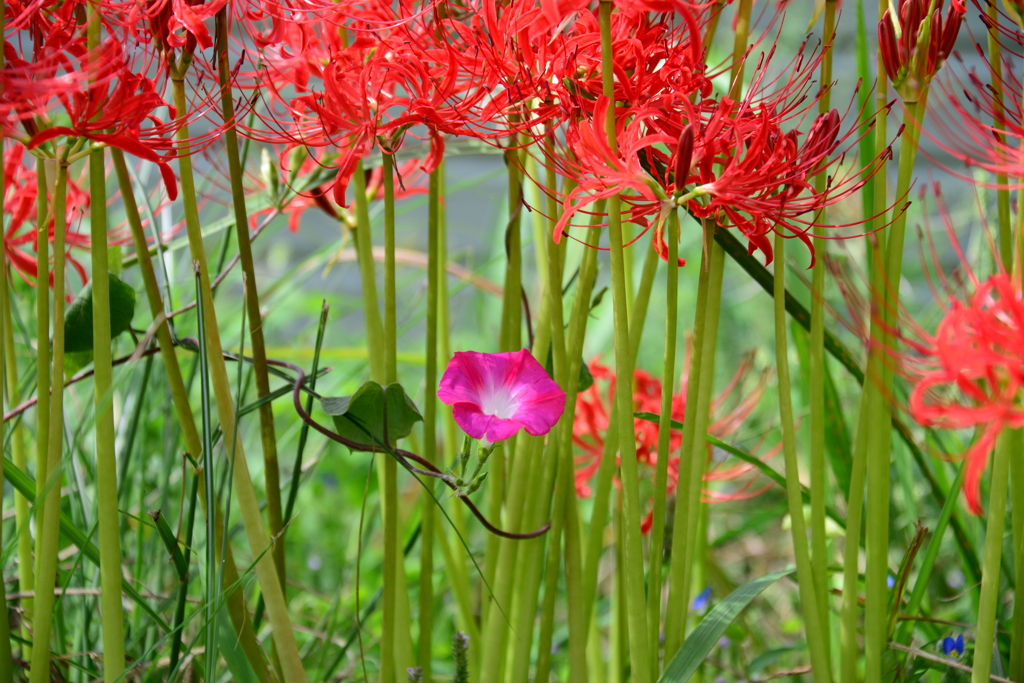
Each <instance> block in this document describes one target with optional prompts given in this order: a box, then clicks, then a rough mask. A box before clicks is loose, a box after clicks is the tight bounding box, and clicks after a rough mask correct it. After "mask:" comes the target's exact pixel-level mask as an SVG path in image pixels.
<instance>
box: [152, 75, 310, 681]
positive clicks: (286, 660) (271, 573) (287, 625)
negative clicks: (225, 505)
mask: <svg viewBox="0 0 1024 683" xmlns="http://www.w3.org/2000/svg"><path fill="white" fill-rule="evenodd" d="M172 85H173V89H174V101H175V107H176V108H177V110H178V113H179V115H180V116H185V115H186V114H187V112H188V101H187V98H186V95H185V85H184V81H183V80H181V78H173V79H172ZM178 136H179V140H181V141H182V146H183V147H186V146H187V142H186V141H187V140H188V138H189V134H188V126H187V125H183V126H181V128H180V129H179V132H178ZM178 164H179V168H180V171H181V190H182V192H181V194H182V200H183V203H184V207H185V228H186V230H187V233H188V242H189V252H190V253H191V256H192V260H193V261H194V262H195V263H196V264H197V266H198V269H199V277H200V289H201V292H202V294H201V296H202V300H203V308H204V311H205V312H206V317H207V322H208V324H207V325H205V326H204V327H205V330H204V336H205V338H206V344H207V348H208V353H209V355H210V374H211V380H212V383H213V389H214V397H215V400H216V403H217V414H218V417H219V419H220V424H221V431H222V433H223V434H224V445H225V451H226V452H227V453H230V454H233V456H234V462H233V467H232V477H233V483H234V490H235V495H236V496H237V498H238V507H239V513H240V514H241V516H242V522H243V525H244V527H245V532H246V536H247V538H248V541H249V547H250V549H251V551H252V554H253V556H254V557H261V555H262V557H261V559H260V560H259V561H258V562H257V563H256V567H255V571H256V578H257V580H258V581H259V584H260V588H261V590H262V592H263V597H264V601H265V603H266V606H267V615H268V617H269V620H270V625H271V630H272V633H273V638H274V645H275V647H276V651H277V655H278V657H279V658H280V662H281V668H282V671H283V675H284V679H285V680H287V681H288V682H289V683H292V682H293V681H294V682H295V683H304V682H305V680H306V673H305V671H304V670H303V668H302V661H301V659H300V658H299V651H298V647H297V645H296V643H295V634H294V633H293V632H292V627H291V620H290V619H289V617H288V603H287V602H286V600H285V595H284V591H283V590H281V583H280V580H279V579H278V577H277V568H276V566H275V565H274V560H273V557H272V556H271V555H270V554H269V553H268V554H263V553H264V552H265V551H266V550H267V549H268V548H269V546H270V539H269V538H268V537H267V532H266V529H265V528H264V526H263V518H262V516H261V514H260V509H259V500H258V498H257V497H256V491H255V489H254V488H253V484H252V477H251V476H250V474H249V465H248V462H247V461H246V459H245V452H244V450H243V447H242V443H241V440H240V439H237V438H236V436H237V430H236V429H235V410H234V400H233V399H232V396H231V381H230V379H229V378H228V373H227V367H226V366H225V363H224V355H223V346H222V344H221V340H220V331H219V330H218V328H217V317H216V311H215V310H214V307H213V292H212V291H211V289H210V275H209V270H208V268H207V264H206V249H205V247H204V245H203V234H202V230H201V228H200V224H199V206H198V202H197V199H196V189H195V183H194V179H193V173H192V159H191V157H190V156H189V155H188V150H187V147H186V149H185V152H184V153H183V154H182V155H181V156H179V157H178Z"/></svg>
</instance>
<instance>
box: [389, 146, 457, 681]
mask: <svg viewBox="0 0 1024 683" xmlns="http://www.w3.org/2000/svg"><path fill="white" fill-rule="evenodd" d="M384 156H385V158H387V155H384ZM390 171H391V169H390V164H385V166H384V183H385V184H384V196H385V211H386V209H387V203H386V202H387V199H386V197H387V195H388V193H389V192H390V193H391V194H392V196H393V195H394V191H395V188H394V178H392V177H391V173H390ZM389 186H390V187H389ZM429 192H430V200H429V219H428V223H427V321H426V322H427V339H426V354H427V358H426V368H425V371H424V375H425V380H424V381H425V383H426V392H425V394H424V397H423V457H425V458H426V459H427V460H429V461H430V462H432V463H436V462H437V461H438V457H437V393H436V392H435V391H434V387H435V386H437V320H438V303H439V298H438V297H439V292H440V280H441V275H442V271H441V269H440V268H439V267H438V263H439V262H440V261H441V254H440V239H439V237H440V234H439V233H440V211H441V170H440V169H435V170H434V171H433V172H432V173H431V174H430V190H429ZM393 211H394V206H392V212H393ZM390 221H391V223H392V225H391V230H390V234H391V237H390V242H391V250H390V253H389V251H388V249H387V243H388V239H387V235H388V231H387V230H385V252H384V253H385V256H386V258H388V259H390V260H391V261H392V262H393V261H394V241H395V236H394V216H393V215H392V217H391V219H390ZM384 224H385V226H386V225H387V224H388V219H387V213H385V221H384ZM388 267H390V269H391V276H390V282H389V280H388V278H387V277H385V280H384V281H385V294H384V301H385V323H386V328H390V329H391V330H392V334H394V332H393V331H394V329H395V320H394V315H395V311H394V304H395V299H394V296H395V293H394V288H395V284H394V263H391V265H390V266H388V264H387V261H385V270H387V268H388ZM388 287H390V289H391V307H392V308H391V310H387V302H388V294H387V289H388ZM389 318H390V320H389ZM391 353H394V350H392V351H391ZM424 484H425V485H426V487H427V491H426V492H425V495H423V496H422V499H423V516H422V522H421V524H422V526H423V537H422V539H421V540H420V640H419V657H418V663H419V666H420V670H421V672H422V674H423V678H422V680H423V683H430V681H431V680H432V678H433V667H432V662H431V651H432V649H433V642H434V641H433V625H434V535H435V534H434V527H435V525H436V519H437V515H436V512H435V510H434V505H435V502H434V498H433V495H432V494H433V492H434V483H433V481H431V480H429V479H428V481H425V482H424ZM442 533H443V530H442Z"/></svg>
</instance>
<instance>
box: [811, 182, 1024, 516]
mask: <svg viewBox="0 0 1024 683" xmlns="http://www.w3.org/2000/svg"><path fill="white" fill-rule="evenodd" d="M932 192H933V194H934V196H935V198H936V200H937V202H938V213H939V215H940V217H941V219H942V221H943V224H944V226H943V228H944V229H945V231H946V233H947V234H948V236H949V241H950V245H951V246H952V249H953V251H954V252H955V254H956V256H957V258H958V260H959V263H960V267H959V268H951V267H950V266H948V265H944V264H943V263H942V262H941V261H940V259H939V254H938V250H937V249H936V247H935V244H934V242H933V241H932V239H931V233H932V230H931V226H930V224H929V222H928V213H927V211H925V213H924V216H925V227H924V230H923V231H922V232H923V235H922V239H921V262H922V263H923V264H924V265H925V275H926V278H927V281H928V285H929V288H930V289H931V292H932V294H933V296H934V298H935V300H936V302H938V303H939V305H940V306H941V308H942V312H943V314H942V318H941V320H940V322H939V324H938V326H937V329H936V331H935V333H934V334H932V333H930V332H929V331H928V330H927V329H926V328H925V327H924V326H923V325H922V324H920V323H919V322H918V321H917V320H916V319H915V318H914V316H912V315H911V314H910V312H909V311H908V310H907V309H906V308H905V307H903V306H902V305H900V306H899V308H898V309H896V310H889V311H887V313H888V316H889V317H890V318H891V319H892V320H895V321H897V322H896V323H895V324H894V325H890V326H889V332H890V333H891V334H892V335H893V336H894V337H895V338H896V340H897V343H899V344H902V345H905V346H906V347H907V348H908V349H909V351H906V352H905V351H901V350H900V349H899V348H895V347H893V348H885V349H883V351H884V352H885V353H886V355H887V357H888V359H889V362H891V363H892V364H893V371H894V372H896V373H898V374H899V375H900V376H901V377H903V378H904V379H906V380H907V381H908V383H909V384H910V385H911V386H912V387H913V389H912V391H911V394H910V398H909V400H908V401H906V402H904V401H902V400H901V399H900V398H899V397H898V396H896V395H889V396H887V400H889V401H890V402H891V403H893V404H894V405H897V406H900V407H904V408H905V409H906V410H907V411H908V412H909V413H910V415H911V417H912V418H913V419H914V420H915V421H916V422H918V423H919V424H921V425H922V426H924V427H938V428H942V429H966V428H969V427H975V428H977V429H978V430H979V432H978V434H977V439H976V441H975V442H974V444H973V445H972V446H970V448H968V449H967V451H966V452H965V453H964V454H963V457H964V458H966V459H967V471H966V475H965V479H964V494H965V498H966V500H967V503H968V507H969V509H970V510H971V512H972V513H974V514H981V510H982V508H981V503H980V495H979V491H980V478H981V475H982V473H983V472H984V470H985V466H986V463H987V462H988V456H989V453H991V451H992V448H993V446H994V444H995V441H996V439H997V437H998V436H999V434H1000V432H1001V431H1002V430H1003V429H1005V428H1007V427H1019V426H1024V407H1022V404H1021V398H1022V397H1021V394H1020V389H1021V387H1024V334H1022V332H1024V303H1022V301H1021V293H1020V287H1019V284H1017V283H1015V282H1014V281H1013V279H1012V278H1011V277H1010V276H1009V275H1007V274H1006V273H1005V272H1002V271H1000V272H999V273H997V274H996V275H994V276H992V277H990V278H989V279H987V280H984V281H983V280H981V279H980V278H979V277H978V276H977V275H976V274H975V273H974V271H973V270H972V268H971V265H970V263H971V260H970V259H968V257H967V256H966V255H965V254H964V253H963V251H962V250H961V248H960V245H959V242H958V238H957V235H956V230H955V227H954V219H953V217H952V216H951V215H950V213H949V211H948V210H947V208H946V206H945V204H944V202H943V201H942V198H941V193H940V191H939V188H938V186H937V185H935V186H933V188H932ZM924 193H925V190H924V189H922V204H923V203H924V202H923V200H924ZM975 229H978V230H980V231H981V232H983V233H985V234H990V232H989V226H988V225H987V224H986V223H985V221H984V214H982V224H981V225H980V226H978V227H976V228H975ZM989 247H990V249H991V251H992V252H993V254H994V255H995V251H996V248H995V245H994V244H993V243H991V242H990V244H989ZM995 260H996V262H1000V261H999V258H998V256H997V255H996V256H995ZM826 263H827V265H828V267H829V270H830V271H831V273H832V275H833V280H834V281H835V282H837V283H838V285H839V288H840V291H841V292H842V294H843V298H844V300H845V302H846V306H847V308H848V310H849V311H850V316H849V319H848V320H843V322H844V324H845V325H846V326H847V327H848V328H849V329H851V331H853V332H854V334H856V335H857V336H858V337H860V338H861V339H862V341H864V343H865V345H867V344H869V343H870V341H869V332H868V326H869V320H868V319H866V317H865V315H864V313H865V312H867V311H869V310H870V307H871V304H870V303H869V301H868V299H867V298H866V297H865V296H864V295H863V294H861V293H860V292H859V291H858V287H857V286H856V285H855V283H854V282H853V280H852V278H851V277H850V276H849V274H848V273H847V272H846V271H847V268H844V267H843V265H842V264H840V263H839V262H837V261H836V260H835V259H829V260H828V261H826ZM929 263H931V264H933V266H932V267H929ZM876 267H877V266H876ZM861 279H862V280H865V281H866V280H867V278H866V276H864V275H863V274H861ZM887 288H889V289H891V288H892V286H891V285H887ZM894 298H895V297H893V296H892V295H891V293H889V292H884V293H876V294H875V296H873V297H872V298H871V302H879V301H882V302H889V301H891V300H893V299H894ZM887 305H888V303H887ZM870 315H872V316H875V317H877V316H879V315H880V311H879V310H871V312H870ZM868 379H869V381H875V380H876V379H877V378H868Z"/></svg>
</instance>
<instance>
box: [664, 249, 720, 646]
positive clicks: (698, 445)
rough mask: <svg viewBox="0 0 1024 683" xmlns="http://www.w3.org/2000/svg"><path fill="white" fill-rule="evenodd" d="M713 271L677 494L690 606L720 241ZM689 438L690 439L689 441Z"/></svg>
mask: <svg viewBox="0 0 1024 683" xmlns="http://www.w3.org/2000/svg"><path fill="white" fill-rule="evenodd" d="M709 269H710V270H711V273H710V276H709V279H708V299H707V305H706V309H705V322H703V330H702V338H701V340H700V345H701V347H702V348H701V352H700V364H699V373H698V375H697V392H696V408H695V412H694V414H693V420H692V421H691V422H692V423H693V433H692V434H689V435H687V433H686V429H685V425H684V428H683V444H687V443H688V444H689V449H688V452H689V454H690V456H689V467H688V468H686V469H687V476H688V478H686V479H685V484H686V486H685V487H684V486H683V485H682V484H683V483H684V481H681V482H680V484H679V485H678V486H677V488H676V490H677V492H679V490H682V492H685V495H686V499H684V500H685V501H686V503H687V505H686V513H685V514H686V516H685V517H684V518H683V519H684V521H680V517H679V513H678V512H677V516H676V523H677V524H678V523H681V524H682V526H681V527H680V528H681V529H682V530H683V531H684V532H685V535H686V537H685V545H682V549H683V552H682V553H681V557H682V561H683V566H682V570H683V571H684V574H683V583H682V588H681V592H680V599H681V600H682V601H683V602H682V603H681V604H686V605H688V604H689V599H690V596H691V595H692V593H693V591H692V588H693V563H694V561H696V559H697V558H698V555H697V543H698V540H697V531H698V530H699V524H698V521H699V519H700V516H701V513H700V506H701V505H702V504H701V502H700V490H701V488H702V487H703V474H705V469H706V467H707V464H708V446H707V444H706V443H705V442H703V441H705V435H706V434H707V433H708V427H709V425H710V424H711V401H712V393H713V390H714V388H715V382H714V378H715V347H716V345H717V342H718V325H719V317H720V311H721V307H722V275H723V272H724V270H725V250H724V249H722V248H721V247H720V246H719V245H718V243H717V242H716V243H715V244H714V245H713V246H712V247H711V260H710V264H709ZM694 337H695V336H694ZM694 343H696V342H694ZM694 356H695V354H694ZM695 373H696V371H695V370H694V369H693V367H692V366H691V367H690V372H689V377H690V378H691V379H690V381H691V382H692V381H693V378H694V376H695ZM687 436H689V437H690V438H689V439H687ZM677 496H678V494H677ZM677 510H678V503H677ZM677 604H679V603H677ZM679 611H681V612H682V613H681V614H680V616H681V617H682V620H683V624H682V628H683V631H684V632H685V629H686V617H687V615H688V613H687V612H688V610H679ZM666 652H667V654H666V658H668V650H666Z"/></svg>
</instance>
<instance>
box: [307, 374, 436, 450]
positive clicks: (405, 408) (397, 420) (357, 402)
mask: <svg viewBox="0 0 1024 683" xmlns="http://www.w3.org/2000/svg"><path fill="white" fill-rule="evenodd" d="M320 407H321V408H323V411H324V412H325V413H327V414H328V415H330V416H331V417H332V418H333V419H334V426H335V429H337V430H338V434H340V435H341V436H343V437H344V438H346V439H348V440H349V441H355V442H356V443H359V444H363V445H366V446H375V445H377V444H381V443H386V444H395V443H396V442H397V441H398V440H399V439H404V438H405V437H407V436H409V434H411V433H412V428H413V425H414V424H416V423H417V422H423V416H422V415H420V411H419V410H418V409H417V408H416V405H415V404H414V403H413V401H412V399H411V398H409V395H408V394H406V393H405V389H403V388H402V385H401V384H398V383H395V384H389V385H387V386H386V387H382V386H381V385H379V384H377V383H376V382H366V383H365V384H363V385H362V386H361V387H359V389H357V390H356V392H355V393H354V394H351V395H349V396H341V397H337V398H322V399H320ZM385 426H386V427H387V438H385V436H384V429H385Z"/></svg>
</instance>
